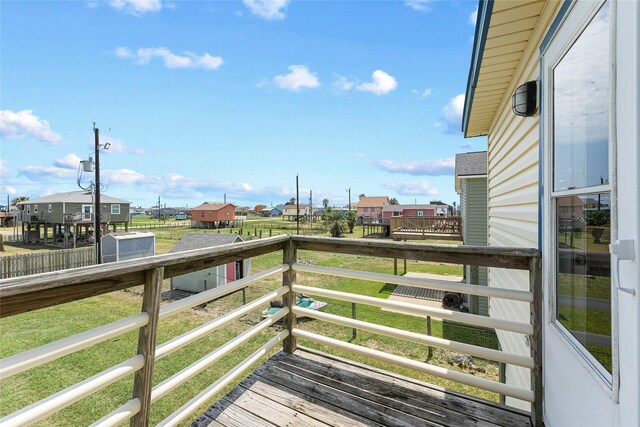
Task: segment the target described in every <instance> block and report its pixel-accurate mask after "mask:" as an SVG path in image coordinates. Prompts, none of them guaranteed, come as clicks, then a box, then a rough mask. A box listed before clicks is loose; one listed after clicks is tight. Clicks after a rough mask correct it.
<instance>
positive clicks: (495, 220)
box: [487, 2, 561, 410]
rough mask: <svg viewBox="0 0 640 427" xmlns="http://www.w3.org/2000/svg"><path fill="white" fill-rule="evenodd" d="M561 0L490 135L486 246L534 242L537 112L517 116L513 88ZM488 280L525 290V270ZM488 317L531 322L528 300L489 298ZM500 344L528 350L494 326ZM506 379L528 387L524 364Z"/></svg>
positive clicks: (536, 57) (545, 17)
mask: <svg viewBox="0 0 640 427" xmlns="http://www.w3.org/2000/svg"><path fill="white" fill-rule="evenodd" d="M560 4H561V2H557V3H554V2H551V3H547V4H546V6H545V8H544V9H543V11H542V14H541V16H540V18H539V20H538V22H537V23H536V27H535V29H534V31H533V33H532V36H531V39H530V41H529V43H528V44H527V48H526V49H525V51H524V53H523V56H522V58H524V60H521V61H520V64H519V65H518V67H517V68H516V72H515V73H514V77H513V79H512V80H511V82H510V83H509V85H508V87H507V90H506V93H505V95H504V98H503V99H502V101H501V103H500V107H499V109H498V114H496V117H494V119H493V121H492V124H491V127H490V129H489V135H488V154H487V156H488V179H487V181H488V206H487V207H488V244H489V245H490V246H517V247H526V248H537V247H538V196H539V185H538V168H539V162H540V159H539V151H538V150H539V148H538V147H539V128H538V127H539V116H538V115H536V116H535V117H528V118H523V117H518V116H516V115H514V114H513V112H512V111H511V95H512V94H513V92H514V90H515V88H516V87H517V86H519V85H521V84H522V83H524V82H526V81H530V80H538V79H539V74H540V72H539V70H540V54H539V46H540V43H541V41H542V38H543V37H544V35H545V34H546V32H547V30H548V27H549V25H550V22H551V20H552V18H553V16H555V14H556V12H557V9H558V7H559V5H560ZM488 276H489V277H488V278H489V286H492V287H497V288H511V289H520V290H528V289H529V277H528V273H527V272H525V271H514V270H505V269H496V268H492V269H489V275H488ZM489 313H490V315H491V316H492V317H496V318H500V319H509V320H512V321H518V322H529V315H530V313H529V304H527V303H518V302H512V301H506V300H500V299H496V300H492V301H491V303H490V307H489ZM496 332H497V334H498V338H499V340H500V345H501V347H502V349H503V350H504V351H506V352H509V353H516V354H522V355H529V347H528V341H527V339H526V337H525V336H524V335H522V334H515V333H510V332H504V331H496ZM506 382H507V384H511V385H515V386H518V387H524V388H529V387H530V386H531V383H530V373H529V370H528V369H524V368H518V367H514V366H510V365H508V366H507V368H506ZM506 403H507V404H508V405H512V406H516V407H519V408H522V409H527V410H528V409H529V407H530V405H529V404H528V403H526V402H521V401H518V400H516V399H512V398H506Z"/></svg>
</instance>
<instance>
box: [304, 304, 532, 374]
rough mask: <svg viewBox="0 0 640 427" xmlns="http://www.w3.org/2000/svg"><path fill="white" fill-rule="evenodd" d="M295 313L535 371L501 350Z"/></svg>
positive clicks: (528, 362) (526, 361)
mask: <svg viewBox="0 0 640 427" xmlns="http://www.w3.org/2000/svg"><path fill="white" fill-rule="evenodd" d="M293 312H294V313H295V314H297V315H300V316H307V317H311V318H313V319H317V320H322V321H325V322H330V323H334V324H337V325H342V326H347V327H350V328H356V329H359V330H362V331H367V332H371V333H374V334H381V335H385V336H388V337H392V338H400V339H403V340H407V341H411V342H414V343H417V344H425V345H430V346H433V347H438V348H442V349H445V350H449V351H454V352H457V353H463V354H469V355H471V356H476V357H482V358H483V359H488V360H493V361H496V362H504V363H509V364H511V365H516V366H522V367H523V368H528V369H533V359H532V358H531V357H528V356H521V355H519V354H513V353H506V352H503V351H499V350H493V349H491V348H485V347H480V346H477V345H471V344H465V343H461V342H458V341H451V340H446V339H442V338H438V337H432V336H429V335H424V334H419V333H416V332H409V331H405V330H402V329H396V328H390V327H388V326H382V325H377V324H375V323H369V322H364V321H362V320H355V319H349V318H347V317H342V316H336V315H335V314H329V313H323V312H321V311H318V310H310V309H308V308H302V307H293Z"/></svg>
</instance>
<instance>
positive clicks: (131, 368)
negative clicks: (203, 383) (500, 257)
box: [0, 354, 144, 427]
mask: <svg viewBox="0 0 640 427" xmlns="http://www.w3.org/2000/svg"><path fill="white" fill-rule="evenodd" d="M143 365H144V357H142V355H141V354H139V355H137V356H134V357H132V358H131V359H129V360H125V361H124V362H122V363H120V364H118V365H115V366H112V367H111V368H109V369H107V370H105V371H102V372H100V373H99V374H96V375H94V376H92V377H91V378H87V379H86V380H84V381H82V382H79V383H77V384H75V385H73V386H71V387H69V388H67V389H65V390H62V391H60V392H58V393H56V394H53V395H51V396H49V397H47V398H44V399H42V400H40V401H39V402H36V403H34V404H32V405H29V406H27V407H25V408H22V409H21V410H19V411H17V412H14V413H13V414H10V415H7V416H6V417H4V418H2V419H0V425H2V427H10V426H16V427H17V426H28V425H31V424H33V423H35V422H37V421H39V420H41V419H43V418H45V417H47V416H49V415H51V414H53V413H54V412H57V411H59V410H61V409H63V408H66V407H67V406H69V405H71V404H73V403H75V402H77V401H78V400H80V399H82V398H84V397H87V396H89V395H91V394H93V393H95V392H97V391H98V390H101V389H103V388H105V387H106V386H108V385H109V384H113V383H114V382H116V381H118V380H120V379H122V378H124V377H126V376H127V375H131V374H133V373H134V372H136V371H137V370H139V369H142V367H143Z"/></svg>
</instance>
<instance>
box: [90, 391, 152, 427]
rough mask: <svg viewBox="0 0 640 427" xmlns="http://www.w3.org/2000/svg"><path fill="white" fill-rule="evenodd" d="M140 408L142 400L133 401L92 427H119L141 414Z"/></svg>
mask: <svg viewBox="0 0 640 427" xmlns="http://www.w3.org/2000/svg"><path fill="white" fill-rule="evenodd" d="M140 406H141V405H140V399H138V398H135V399H131V400H129V401H128V402H127V403H125V404H124V405H122V406H121V407H119V408H118V409H116V410H115V411H113V412H111V413H110V414H108V415H105V416H104V417H102V418H100V419H99V420H98V421H96V422H95V423H93V424H91V427H112V426H117V425H119V424H120V423H122V422H124V421H126V420H128V419H129V418H131V417H133V416H134V415H135V414H137V413H138V412H140Z"/></svg>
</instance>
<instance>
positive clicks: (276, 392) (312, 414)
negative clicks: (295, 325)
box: [192, 349, 531, 427]
mask: <svg viewBox="0 0 640 427" xmlns="http://www.w3.org/2000/svg"><path fill="white" fill-rule="evenodd" d="M274 425H275V426H296V427H298V426H301V427H305V426H307V427H316V426H411V427H414V426H456V427H458V426H519V427H520V426H530V425H531V423H530V420H529V417H528V416H527V415H526V414H524V413H523V412H520V411H518V410H514V409H511V408H507V407H505V406H501V405H498V404H494V403H491V402H486V401H484V400H481V399H474V398H469V397H468V396H463V395H461V394H458V393H455V392H451V391H448V390H446V389H443V388H441V387H437V386H433V385H430V384H426V383H423V382H420V381H417V380H413V379H408V378H405V377H402V376H399V375H396V374H392V373H389V372H386V371H381V370H378V369H374V368H368V367H365V366H363V365H360V364H354V363H352V362H348V361H346V360H344V359H338V358H333V357H329V356H327V355H324V354H319V353H315V352H310V351H306V350H301V349H299V350H298V351H296V353H295V354H293V355H291V354H286V353H282V352H280V353H278V354H276V355H275V356H273V357H272V358H270V359H269V360H267V362H265V363H264V364H262V365H261V366H260V367H259V368H258V369H257V370H256V372H254V373H253V374H252V375H250V376H249V377H247V378H246V379H245V380H244V381H242V382H241V383H240V384H239V385H238V386H237V387H236V388H235V389H233V390H232V391H231V392H230V393H229V394H228V395H227V396H225V397H224V398H222V399H221V400H220V401H218V402H217V403H216V404H215V405H213V406H212V407H211V408H209V409H208V410H207V411H206V412H205V413H204V414H203V415H202V416H200V417H199V418H198V419H197V420H196V421H195V422H194V423H193V424H192V426H197V427H203V426H237V427H250V426H274Z"/></svg>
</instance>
